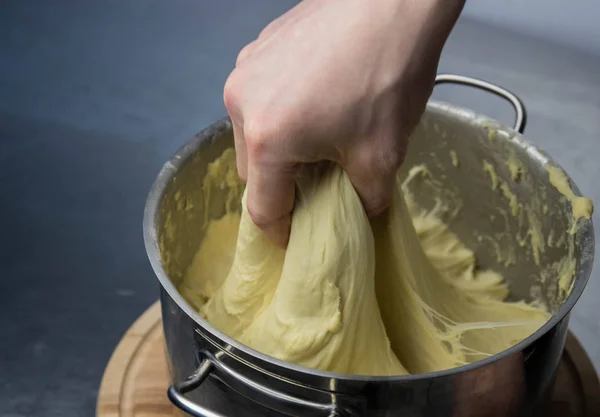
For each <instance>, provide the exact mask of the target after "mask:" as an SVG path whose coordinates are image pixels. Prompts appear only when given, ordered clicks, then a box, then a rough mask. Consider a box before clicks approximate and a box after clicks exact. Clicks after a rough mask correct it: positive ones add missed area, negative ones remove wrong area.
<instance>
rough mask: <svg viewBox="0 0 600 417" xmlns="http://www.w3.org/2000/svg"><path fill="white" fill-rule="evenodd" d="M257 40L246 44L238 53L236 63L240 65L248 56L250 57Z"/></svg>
mask: <svg viewBox="0 0 600 417" xmlns="http://www.w3.org/2000/svg"><path fill="white" fill-rule="evenodd" d="M254 46H255V42H250V43H249V44H248V45H246V46H244V47H243V48H242V50H241V51H240V52H239V53H238V56H237V59H236V60H235V65H236V66H238V65H240V64H241V63H242V62H243V61H244V60H246V58H248V57H249V56H250V55H251V54H252V50H253V49H254Z"/></svg>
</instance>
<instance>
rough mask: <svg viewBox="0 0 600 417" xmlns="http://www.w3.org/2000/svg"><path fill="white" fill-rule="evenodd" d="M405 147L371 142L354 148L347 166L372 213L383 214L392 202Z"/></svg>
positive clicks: (346, 168)
mask: <svg viewBox="0 0 600 417" xmlns="http://www.w3.org/2000/svg"><path fill="white" fill-rule="evenodd" d="M401 145H402V144H401ZM405 149H406V148H405V146H404V145H403V146H400V147H398V148H396V149H394V148H392V149H391V150H390V147H387V146H377V144H372V145H371V146H370V147H369V148H363V149H360V150H356V151H355V152H353V154H352V155H351V156H350V159H349V162H348V164H347V165H346V166H344V169H345V170H346V172H347V174H348V177H349V178H350V181H351V182H352V184H353V185H354V188H355V189H356V191H357V193H358V195H359V196H360V199H361V201H362V203H363V206H364V208H365V212H366V213H367V215H368V216H369V217H373V216H377V215H379V214H381V213H382V212H384V211H385V210H386V209H387V208H388V207H389V206H390V204H391V202H392V198H393V196H394V192H395V190H396V187H397V184H396V177H397V173H398V168H399V167H400V164H402V162H403V160H404V156H405V153H406V151H405Z"/></svg>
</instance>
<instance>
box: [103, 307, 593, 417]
mask: <svg viewBox="0 0 600 417" xmlns="http://www.w3.org/2000/svg"><path fill="white" fill-rule="evenodd" d="M160 314H161V313H160V303H159V302H156V303H155V304H153V305H152V306H151V307H150V308H149V309H148V310H146V312H145V313H144V314H143V315H142V316H141V317H140V318H139V319H138V320H137V321H136V322H135V323H134V324H133V325H132V326H131V327H130V328H129V330H128V331H127V333H125V335H124V336H123V338H122V339H121V341H120V342H119V344H118V346H117V348H116V349H115V351H114V352H113V355H112V357H111V358H110V361H109V362H108V365H107V367H106V370H105V372H104V376H103V378H102V383H101V385H100V392H99V394H98V403H97V407H96V416H97V417H173V416H177V417H181V416H183V413H181V412H180V411H178V410H176V409H175V407H173V406H172V405H171V403H170V402H169V400H168V398H167V395H166V392H167V387H168V385H169V380H170V377H169V371H168V369H167V363H166V358H165V353H164V340H163V334H162V326H161V319H160ZM548 415H549V416H552V417H598V416H600V381H599V379H598V375H597V374H596V372H595V370H594V367H593V365H592V363H591V361H590V359H589V358H588V356H587V355H586V353H585V351H584V350H583V348H582V347H581V345H580V344H579V342H578V341H577V339H576V338H575V336H573V335H572V334H569V336H568V338H567V343H566V347H565V352H564V354H563V358H562V361H561V365H560V368H559V373H558V377H557V381H556V386H555V389H554V394H553V396H552V402H551V404H550V407H549V413H548ZM232 417H233V416H232Z"/></svg>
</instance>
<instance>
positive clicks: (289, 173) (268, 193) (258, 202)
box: [246, 155, 296, 247]
mask: <svg viewBox="0 0 600 417" xmlns="http://www.w3.org/2000/svg"><path fill="white" fill-rule="evenodd" d="M295 173H296V166H295V164H282V163H278V162H277V163H276V162H273V161H265V160H264V159H262V160H260V161H257V160H256V159H254V158H252V157H251V156H250V155H249V159H248V182H247V185H246V187H247V197H246V204H247V207H248V213H249V214H250V217H251V218H252V221H253V222H254V223H255V224H256V225H257V226H258V227H259V228H261V229H262V230H263V232H264V233H265V235H266V236H267V237H268V238H269V239H270V240H271V241H272V242H273V243H275V244H276V245H277V246H280V247H286V246H287V243H288V240H289V236H290V226H291V213H292V209H293V208H294V194H295V183H294V176H295Z"/></svg>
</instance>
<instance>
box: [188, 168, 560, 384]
mask: <svg viewBox="0 0 600 417" xmlns="http://www.w3.org/2000/svg"><path fill="white" fill-rule="evenodd" d="M296 195H297V201H296V205H295V209H294V213H293V219H292V228H291V234H290V241H289V245H288V248H287V250H286V251H284V250H282V249H279V248H277V247H275V246H274V245H273V244H272V243H271V242H270V241H269V240H267V239H266V238H265V237H264V235H263V233H262V232H261V231H260V230H259V229H258V228H257V227H256V226H255V225H254V223H253V222H252V220H251V219H250V217H249V215H248V212H247V209H246V206H245V194H244V197H243V198H242V202H241V205H242V208H241V214H239V213H236V212H230V213H227V214H226V215H225V216H224V217H222V218H220V219H218V220H213V221H210V222H209V223H208V227H207V229H206V230H205V235H204V238H203V240H202V243H201V247H200V249H199V251H198V253H197V255H196V257H195V259H194V261H193V263H192V265H191V266H190V268H189V269H188V271H187V274H186V276H185V277H184V280H183V282H182V284H181V285H180V286H179V290H180V292H181V293H182V295H183V296H184V297H185V298H186V299H187V300H188V301H189V302H190V303H192V304H193V305H194V306H195V307H196V308H198V309H199V311H200V312H201V314H202V315H203V316H204V317H205V318H206V319H207V320H208V321H209V322H210V323H211V324H212V325H213V326H215V327H216V328H217V329H219V330H221V331H222V332H224V333H225V334H227V335H229V336H230V337H232V338H234V339H237V340H239V341H240V342H242V343H244V344H246V345H248V346H250V347H252V348H254V349H256V350H258V351H260V352H262V353H265V354H268V355H271V356H273V357H276V358H278V359H281V360H285V361H289V362H292V363H295V364H299V365H303V366H307V367H311V368H316V369H320V370H325V371H333V372H338V373H345V374H357V375H403V374H419V373H426V372H432V371H438V370H443V369H448V368H453V367H456V366H459V365H462V364H466V363H470V362H474V361H476V360H479V359H482V358H484V357H487V356H490V355H493V354H496V353H498V352H500V351H502V350H505V349H507V348H509V347H510V346H512V345H514V344H515V343H518V342H519V341H521V340H523V339H524V338H526V337H527V336H529V335H530V334H531V333H533V332H534V331H535V330H537V329H538V328H539V327H540V326H541V325H542V324H543V323H545V322H546V320H547V319H548V317H549V314H548V313H547V311H546V310H545V309H544V308H542V307H540V306H533V305H528V304H526V303H525V302H507V301H504V300H505V299H506V297H507V296H508V288H507V285H506V283H505V282H504V280H503V278H502V276H501V275H500V274H498V273H496V272H493V271H485V270H478V269H477V268H476V266H475V263H476V262H475V255H474V253H473V252H472V251H471V250H469V249H468V248H466V247H465V246H464V245H463V244H462V243H461V242H460V241H459V239H458V238H457V237H456V235H454V234H453V233H452V232H451V231H450V230H449V229H448V227H447V226H446V225H445V224H444V223H443V222H442V221H441V220H440V219H439V217H438V216H437V215H436V210H433V211H430V212H425V211H421V210H420V209H419V208H418V207H417V206H416V204H414V203H413V202H412V200H411V198H410V195H409V194H408V193H404V192H403V188H402V184H401V183H398V187H397V189H396V190H395V194H394V198H393V202H392V206H391V208H390V210H389V211H388V212H387V213H386V214H384V215H382V216H380V217H378V218H376V219H373V220H369V219H368V218H367V216H366V214H365V212H364V210H363V207H362V204H361V201H360V199H359V197H358V195H357V193H356V191H355V190H354V188H353V186H352V184H351V183H350V181H349V179H348V177H347V176H346V174H345V172H344V171H343V170H342V169H341V168H339V167H338V166H337V165H334V164H331V165H326V166H310V167H304V168H303V170H302V172H301V173H300V175H299V177H298V181H297V192H296Z"/></svg>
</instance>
